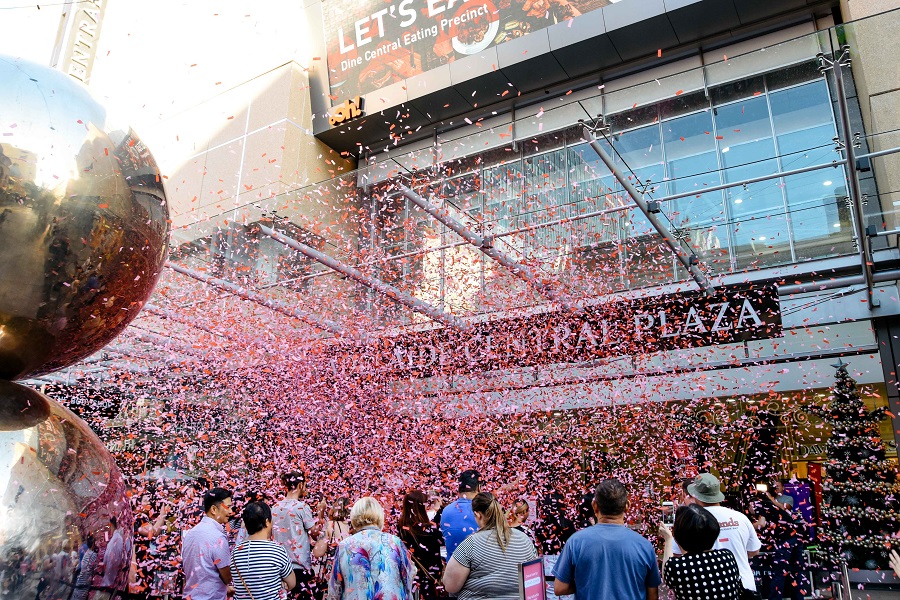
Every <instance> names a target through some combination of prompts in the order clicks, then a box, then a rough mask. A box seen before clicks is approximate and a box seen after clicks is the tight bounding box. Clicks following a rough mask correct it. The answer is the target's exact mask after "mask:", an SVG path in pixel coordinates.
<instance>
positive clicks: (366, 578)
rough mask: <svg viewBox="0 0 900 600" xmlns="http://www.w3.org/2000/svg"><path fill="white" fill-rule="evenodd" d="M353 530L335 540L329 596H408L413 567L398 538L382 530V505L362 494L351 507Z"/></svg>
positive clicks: (369, 599) (398, 599)
mask: <svg viewBox="0 0 900 600" xmlns="http://www.w3.org/2000/svg"><path fill="white" fill-rule="evenodd" d="M350 525H351V526H352V527H353V530H354V531H355V532H356V533H354V534H353V535H352V536H350V537H348V538H347V539H345V540H344V541H342V542H341V543H340V544H338V547H337V552H336V553H335V556H334V567H333V569H332V571H331V578H330V580H329V582H328V596H327V598H328V600H409V599H411V598H412V596H413V586H414V585H415V576H416V570H415V567H413V565H412V563H411V562H410V560H409V554H408V553H407V551H406V547H405V546H404V545H403V542H401V541H400V538H398V537H397V536H394V535H391V534H389V533H384V532H383V531H382V528H384V509H383V508H382V507H381V505H380V504H379V503H378V501H377V500H375V498H370V497H366V498H362V499H360V500H358V501H357V502H356V504H354V505H353V508H352V509H351V510H350Z"/></svg>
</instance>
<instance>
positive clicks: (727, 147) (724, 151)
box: [722, 146, 731, 154]
mask: <svg viewBox="0 0 900 600" xmlns="http://www.w3.org/2000/svg"><path fill="white" fill-rule="evenodd" d="M729 150H731V146H725V147H724V148H722V154H725V153H726V152H728V151H729Z"/></svg>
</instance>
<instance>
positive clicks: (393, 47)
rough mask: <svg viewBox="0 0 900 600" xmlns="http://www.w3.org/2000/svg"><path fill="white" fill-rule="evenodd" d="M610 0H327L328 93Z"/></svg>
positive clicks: (363, 88)
mask: <svg viewBox="0 0 900 600" xmlns="http://www.w3.org/2000/svg"><path fill="white" fill-rule="evenodd" d="M615 1H617V0H327V1H325V2H323V3H322V12H323V19H324V33H325V42H326V48H327V52H328V80H329V87H330V89H331V100H332V103H333V104H338V103H340V102H341V101H344V100H346V99H348V98H352V97H355V96H358V95H363V94H367V93H369V92H372V91H375V90H378V89H379V88H382V87H385V86H387V85H390V84H392V83H396V82H399V81H402V80H404V79H407V78H409V77H412V76H414V75H418V74H419V73H424V72H426V71H429V70H431V69H434V68H435V67H438V66H440V65H444V64H447V63H449V62H452V61H454V60H457V59H459V58H462V57H465V56H469V55H472V54H477V53H478V52H481V51H482V50H485V49H486V48H489V47H491V46H495V45H497V44H502V43H504V42H507V41H509V40H512V39H515V38H518V37H522V36H524V35H528V34H529V33H531V32H533V31H538V30H540V29H544V28H546V27H549V26H551V25H554V24H556V23H561V22H565V21H567V20H570V19H573V18H575V17H577V16H579V15H582V14H584V13H586V12H590V11H592V10H596V9H598V8H601V7H603V6H606V5H608V4H612V3H613V2H615Z"/></svg>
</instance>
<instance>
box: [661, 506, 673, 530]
mask: <svg viewBox="0 0 900 600" xmlns="http://www.w3.org/2000/svg"><path fill="white" fill-rule="evenodd" d="M662 516H663V525H665V526H667V527H671V526H673V525H675V503H674V502H668V501H667V502H663V503H662Z"/></svg>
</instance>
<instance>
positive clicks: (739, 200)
mask: <svg viewBox="0 0 900 600" xmlns="http://www.w3.org/2000/svg"><path fill="white" fill-rule="evenodd" d="M741 202H743V200H742V199H740V198H735V199H734V203H735V204H740V203H741Z"/></svg>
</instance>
